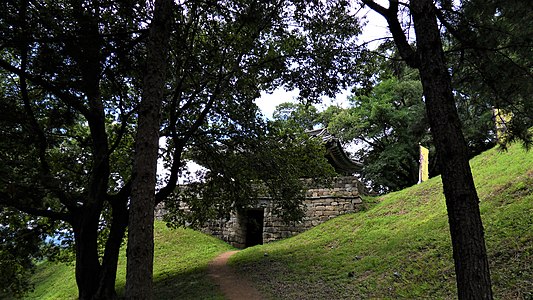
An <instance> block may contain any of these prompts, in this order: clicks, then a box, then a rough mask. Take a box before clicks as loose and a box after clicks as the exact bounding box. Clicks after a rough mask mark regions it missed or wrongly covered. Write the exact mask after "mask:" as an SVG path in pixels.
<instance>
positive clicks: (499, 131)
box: [492, 108, 513, 143]
mask: <svg viewBox="0 0 533 300" xmlns="http://www.w3.org/2000/svg"><path fill="white" fill-rule="evenodd" d="M492 115H493V116H494V123H495V125H496V138H498V142H499V143H503V142H505V140H506V138H507V137H508V136H507V135H508V133H507V125H508V124H509V122H511V118H512V117H513V115H512V114H511V113H507V112H505V111H504V110H503V109H498V108H493V109H492Z"/></svg>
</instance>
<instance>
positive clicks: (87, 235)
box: [73, 216, 101, 300]
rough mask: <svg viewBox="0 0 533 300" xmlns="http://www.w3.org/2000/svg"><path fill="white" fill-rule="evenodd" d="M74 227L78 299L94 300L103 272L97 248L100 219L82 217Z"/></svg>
mask: <svg viewBox="0 0 533 300" xmlns="http://www.w3.org/2000/svg"><path fill="white" fill-rule="evenodd" d="M73 227H74V239H75V243H76V245H75V249H76V284H77V285H78V297H79V299H80V300H86V299H93V297H94V294H95V292H96V290H97V289H98V279H99V275H100V270H101V269H100V263H99V261H98V247H97V240H98V239H97V235H98V218H94V217H91V218H88V217H87V216H81V218H80V220H79V223H78V224H77V225H74V226H73Z"/></svg>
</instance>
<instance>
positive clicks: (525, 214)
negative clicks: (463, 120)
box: [28, 145, 533, 299]
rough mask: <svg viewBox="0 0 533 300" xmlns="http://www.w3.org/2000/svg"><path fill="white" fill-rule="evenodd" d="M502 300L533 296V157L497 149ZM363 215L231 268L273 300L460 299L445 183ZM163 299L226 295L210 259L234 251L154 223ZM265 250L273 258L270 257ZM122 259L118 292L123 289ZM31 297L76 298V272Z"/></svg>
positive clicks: (251, 253)
mask: <svg viewBox="0 0 533 300" xmlns="http://www.w3.org/2000/svg"><path fill="white" fill-rule="evenodd" d="M471 165H472V168H473V172H474V179H475V181H476V184H477V188H478V193H479V196H480V199H481V212H482V218H483V222H484V225H485V232H486V240H487V247H488V251H489V260H490V265H491V271H492V279H493V285H494V291H495V296H496V298H498V299H533V152H525V151H523V150H522V149H521V147H520V146H518V145H515V146H512V147H510V149H509V151H508V152H498V151H497V150H495V149H493V150H490V151H488V152H486V153H483V154H482V155H480V156H478V157H476V158H474V159H473V160H472V161H471ZM365 200H366V203H368V204H367V209H366V210H365V211H362V212H359V213H355V214H350V215H345V216H342V217H338V218H335V219H332V220H330V221H329V222H326V223H324V224H322V225H320V226H318V227H316V228H314V229H312V230H309V231H307V232H305V233H303V234H300V235H298V236H295V237H293V238H290V239H286V240H283V241H279V242H275V243H271V244H268V245H263V246H256V247H252V248H249V249H246V250H244V251H241V252H240V253H238V254H237V255H236V256H234V257H232V259H231V260H230V264H231V265H233V266H234V267H235V268H236V269H237V270H238V271H239V272H242V274H246V275H245V276H246V277H247V278H249V279H250V280H253V281H254V282H255V284H256V286H257V287H258V288H259V289H260V290H261V291H262V292H263V293H264V294H265V296H266V297H268V298H272V299H369V298H373V299H375V298H378V299H384V298H385V299H387V298H389V299H390V298H395V299H398V298H400V299H420V298H426V299H427V298H430V299H453V298H455V296H454V295H455V281H454V268H453V260H452V257H451V243H450V238H449V231H448V223H447V215H446V208H445V204H444V197H443V195H442V186H441V183H440V178H439V177H438V178H433V179H431V180H429V181H428V182H425V183H423V184H420V185H417V186H414V187H411V188H408V189H405V190H403V191H400V192H397V193H392V194H389V195H386V196H383V197H379V198H370V199H365ZM155 247H156V253H155V257H156V258H155V274H154V279H155V281H156V285H155V288H156V299H222V296H221V295H220V294H219V292H218V291H217V290H216V287H215V286H214V285H213V284H211V283H210V282H209V280H208V279H207V277H206V273H205V270H206V266H207V262H208V261H209V260H211V259H212V258H213V257H215V256H216V255H217V254H219V253H221V252H224V251H227V250H229V249H230V248H231V247H229V246H228V245H226V244H224V243H223V242H221V241H219V240H216V239H214V238H212V237H209V236H206V235H203V234H201V233H198V232H196V231H193V230H185V229H179V230H170V229H167V228H166V227H165V226H164V224H161V223H157V224H156V245H155ZM265 254H266V255H265ZM124 270H125V260H124V255H122V256H121V260H120V265H119V274H118V280H117V289H118V290H119V292H120V291H121V290H122V289H123V287H124V281H125V271H124ZM34 282H35V284H36V290H35V292H34V293H32V294H30V295H28V298H29V299H69V298H70V299H73V298H75V296H76V286H75V282H74V276H73V266H65V265H58V264H51V263H46V264H44V265H41V266H40V267H39V268H38V272H37V273H36V274H35V276H34Z"/></svg>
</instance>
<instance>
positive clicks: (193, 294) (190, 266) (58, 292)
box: [26, 222, 233, 300]
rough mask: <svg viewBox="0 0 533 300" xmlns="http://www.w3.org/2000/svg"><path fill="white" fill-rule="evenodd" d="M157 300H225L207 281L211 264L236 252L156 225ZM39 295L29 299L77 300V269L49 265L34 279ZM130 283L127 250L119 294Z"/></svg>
mask: <svg viewBox="0 0 533 300" xmlns="http://www.w3.org/2000/svg"><path fill="white" fill-rule="evenodd" d="M154 234H155V253H154V282H155V283H154V289H155V297H154V298H155V299H224V297H223V296H222V294H221V293H220V291H219V290H218V288H217V287H216V286H215V285H214V284H213V283H211V281H210V280H209V279H208V278H207V275H206V274H207V273H206V271H207V263H208V262H209V261H210V260H212V259H213V258H214V257H216V256H217V255H218V254H220V253H223V252H226V251H228V250H232V249H233V248H232V247H231V246H229V245H227V244H226V243H224V242H222V241H220V240H218V239H216V238H214V237H211V236H208V235H205V234H203V233H200V232H198V231H194V230H191V229H183V228H178V229H169V228H167V227H166V226H165V224H164V223H162V222H156V224H155V233H154ZM33 282H34V283H35V291H34V292H33V293H31V294H28V295H27V297H26V298H27V299H50V300H52V299H54V300H55V299H76V298H77V295H78V291H77V287H76V281H75V278H74V265H65V264H61V263H50V262H46V263H44V264H42V265H40V266H39V267H38V268H37V271H36V273H35V275H34V276H33ZM125 282H126V255H125V247H123V248H122V252H121V255H120V259H119V266H118V272H117V283H116V287H117V292H118V293H119V294H122V293H123V291H124V285H125Z"/></svg>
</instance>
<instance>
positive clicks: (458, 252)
mask: <svg viewBox="0 0 533 300" xmlns="http://www.w3.org/2000/svg"><path fill="white" fill-rule="evenodd" d="M411 13H412V16H413V21H414V26H415V34H416V42H417V53H418V56H419V67H418V69H419V71H420V78H421V80H422V86H423V89H424V96H425V101H426V111H427V115H428V118H429V122H430V126H431V133H432V135H433V140H434V142H435V148H436V150H437V155H438V157H439V158H440V166H441V168H442V169H441V171H442V184H443V188H444V195H445V197H446V207H447V210H448V221H449V226H450V234H451V239H452V246H453V257H454V261H455V273H456V277H457V278H456V280H457V292H458V298H459V299H492V290H491V281H490V273H489V264H488V259H487V253H486V248H485V238H484V233H483V225H482V222H481V216H480V212H479V198H478V196H477V192H476V188H475V185H474V179H473V177H472V173H471V170H470V165H469V161H468V157H469V156H468V148H467V145H466V142H465V139H464V137H463V134H462V131H461V122H460V120H459V115H458V113H457V109H456V107H455V101H454V97H453V93H452V86H451V78H450V74H449V73H448V68H447V67H446V63H445V59H444V52H443V50H442V43H441V39H440V32H439V28H438V25H437V21H436V15H435V7H434V5H433V2H432V1H431V0H413V1H411Z"/></svg>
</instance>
